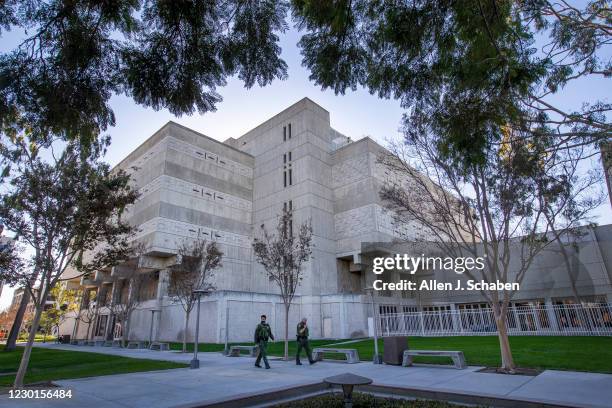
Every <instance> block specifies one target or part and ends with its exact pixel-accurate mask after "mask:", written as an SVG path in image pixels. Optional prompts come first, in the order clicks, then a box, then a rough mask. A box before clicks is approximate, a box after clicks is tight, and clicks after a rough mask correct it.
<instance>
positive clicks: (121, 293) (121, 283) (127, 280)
mask: <svg viewBox="0 0 612 408" xmlns="http://www.w3.org/2000/svg"><path fill="white" fill-rule="evenodd" d="M152 282H154V279H153V272H141V271H139V270H138V269H130V270H128V271H125V272H122V273H121V274H118V275H117V276H115V277H113V288H114V290H115V291H116V293H115V294H114V297H115V301H114V302H112V303H111V312H112V314H113V316H115V317H116V318H117V320H118V321H119V323H120V324H121V347H125V345H126V342H127V341H128V340H129V335H130V323H131V318H132V314H133V313H134V310H136V309H137V308H138V306H140V305H141V304H142V303H143V302H144V301H145V300H147V298H146V297H145V296H144V291H145V290H146V288H147V287H148V286H149V285H150V284H151V283H152Z"/></svg>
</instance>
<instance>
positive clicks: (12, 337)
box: [4, 290, 30, 351]
mask: <svg viewBox="0 0 612 408" xmlns="http://www.w3.org/2000/svg"><path fill="white" fill-rule="evenodd" d="M28 303H30V292H29V291H27V290H24V291H23V296H22V297H21V303H20V304H19V309H18V310H17V314H16V315H15V321H13V326H12V327H11V331H10V332H9V336H8V338H7V339H6V346H5V347H4V351H15V347H16V346H17V338H18V337H19V332H20V331H21V325H22V324H23V317H24V316H25V312H26V309H27V307H28Z"/></svg>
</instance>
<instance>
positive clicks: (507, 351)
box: [493, 305, 516, 373]
mask: <svg viewBox="0 0 612 408" xmlns="http://www.w3.org/2000/svg"><path fill="white" fill-rule="evenodd" d="M493 313H494V315H495V325H496V326H497V336H498V338H499V349H500V352H501V360H502V361H501V370H502V371H504V372H507V373H514V369H515V368H516V366H515V365H514V359H513V358H512V349H511V348H510V340H509V339H508V328H507V327H506V320H507V313H506V308H504V307H501V306H499V305H498V306H497V307H493Z"/></svg>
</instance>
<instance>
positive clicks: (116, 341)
mask: <svg viewBox="0 0 612 408" xmlns="http://www.w3.org/2000/svg"><path fill="white" fill-rule="evenodd" d="M111 347H121V340H113V342H112V343H111Z"/></svg>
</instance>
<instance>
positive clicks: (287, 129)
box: [283, 123, 291, 142]
mask: <svg viewBox="0 0 612 408" xmlns="http://www.w3.org/2000/svg"><path fill="white" fill-rule="evenodd" d="M289 139H291V123H289V124H288V125H287V126H283V142H286V141H287V140H289Z"/></svg>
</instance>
